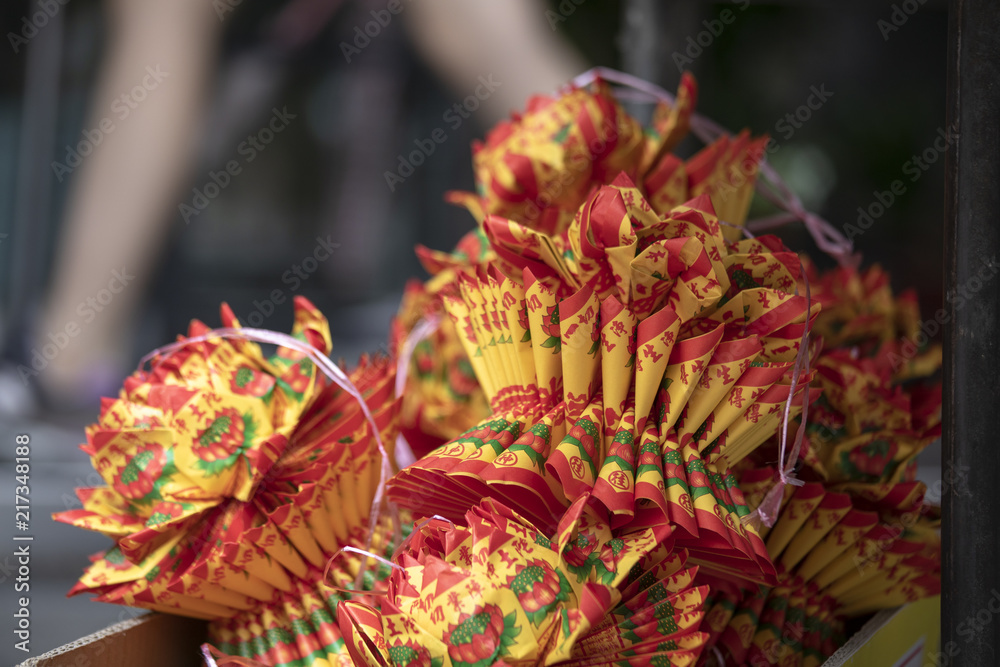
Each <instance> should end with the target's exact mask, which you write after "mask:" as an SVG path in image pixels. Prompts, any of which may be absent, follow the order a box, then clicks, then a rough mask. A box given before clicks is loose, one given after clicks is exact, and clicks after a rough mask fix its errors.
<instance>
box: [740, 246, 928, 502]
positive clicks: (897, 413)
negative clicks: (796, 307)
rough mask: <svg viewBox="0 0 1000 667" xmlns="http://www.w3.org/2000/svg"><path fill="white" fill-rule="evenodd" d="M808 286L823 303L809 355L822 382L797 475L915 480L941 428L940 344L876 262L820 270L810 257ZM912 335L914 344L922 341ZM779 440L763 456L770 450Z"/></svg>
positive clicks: (913, 299) (910, 298)
mask: <svg viewBox="0 0 1000 667" xmlns="http://www.w3.org/2000/svg"><path fill="white" fill-rule="evenodd" d="M806 273H807V275H808V276H809V281H810V285H811V287H812V295H813V296H814V297H815V298H816V300H817V301H818V302H820V303H821V304H822V305H823V309H822V310H821V311H820V314H819V316H818V317H817V318H816V327H815V333H816V335H817V337H818V338H822V341H823V348H822V352H821V354H820V355H819V357H818V359H817V360H816V361H815V363H814V364H813V365H814V367H815V369H816V382H815V385H816V386H817V387H819V388H820V389H821V390H822V394H821V396H820V398H819V399H818V400H817V401H816V402H815V403H814V404H813V405H812V406H811V407H810V412H809V420H808V424H807V426H806V437H805V441H804V443H803V449H802V460H803V462H804V463H805V464H806V466H805V468H804V469H803V470H802V471H801V473H800V474H801V476H802V477H803V479H817V480H827V481H830V482H848V481H853V482H873V483H874V482H886V483H889V482H896V481H912V480H913V479H915V474H916V457H917V455H919V454H920V452H921V451H923V449H924V448H926V447H927V445H929V444H930V443H932V442H934V441H935V440H936V439H937V438H939V437H940V436H941V382H940V380H939V379H934V377H933V376H934V375H935V374H936V373H937V372H938V371H939V370H940V368H941V347H940V345H936V344H929V343H928V339H927V336H926V335H925V334H924V333H922V330H921V318H920V311H919V307H918V304H917V296H916V294H915V293H914V292H912V291H907V292H903V293H902V294H900V295H898V296H894V295H893V292H892V289H891V287H890V286H889V276H888V274H887V273H885V271H883V270H882V269H881V268H880V267H878V266H873V267H870V268H868V269H866V270H864V271H858V270H857V269H854V268H849V267H848V268H839V269H835V270H831V271H827V272H824V273H822V274H820V273H817V272H816V271H815V270H814V269H813V268H812V266H811V264H807V271H806ZM918 343H920V345H919V346H918ZM775 445H776V443H774V442H772V443H769V445H768V446H765V447H762V448H761V450H760V451H759V455H758V456H757V460H758V461H760V462H763V461H767V460H771V461H773V460H774V456H773V455H774V452H775Z"/></svg>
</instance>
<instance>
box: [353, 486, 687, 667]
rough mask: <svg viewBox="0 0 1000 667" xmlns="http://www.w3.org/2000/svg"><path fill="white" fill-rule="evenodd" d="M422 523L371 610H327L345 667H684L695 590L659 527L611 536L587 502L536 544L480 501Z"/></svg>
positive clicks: (500, 509)
mask: <svg viewBox="0 0 1000 667" xmlns="http://www.w3.org/2000/svg"><path fill="white" fill-rule="evenodd" d="M463 523H465V524H466V525H465V526H457V525H455V524H452V523H450V522H448V521H446V520H442V519H431V520H430V521H428V522H425V523H423V524H421V525H420V526H419V527H418V528H417V529H416V530H415V531H414V533H413V536H412V537H411V539H410V540H408V541H407V543H406V544H404V548H403V549H402V550H401V551H400V553H399V554H397V555H396V557H395V558H394V559H393V561H394V564H395V567H394V568H393V573H392V574H391V575H390V579H389V589H388V593H387V594H386V596H385V598H384V599H383V600H382V601H381V609H380V610H376V609H374V608H372V607H370V606H367V605H365V604H363V603H359V602H354V601H351V602H345V603H342V604H341V605H340V607H339V608H338V616H339V619H340V623H341V629H342V632H343V633H344V636H345V637H347V638H348V639H347V641H348V646H349V649H350V652H351V657H352V658H353V659H354V664H355V665H367V666H370V667H376V666H382V665H390V664H394V665H437V666H439V667H469V666H475V667H485V666H486V665H494V664H496V665H580V666H583V665H603V664H616V665H660V664H663V665H667V664H669V665H677V666H685V665H694V664H696V662H697V660H698V657H699V654H700V652H701V646H702V643H703V642H704V638H705V635H704V634H703V633H701V632H700V631H699V629H698V628H699V625H700V623H701V620H702V611H701V609H702V605H703V603H704V593H705V590H704V589H702V588H695V587H692V586H691V581H692V578H693V577H694V574H695V572H696V568H690V567H687V566H686V562H685V554H684V552H683V551H677V550H675V549H674V548H673V545H672V539H671V538H670V529H669V528H667V527H666V526H660V527H658V528H655V529H646V530H641V531H635V532H632V533H628V534H625V535H622V536H620V537H616V536H615V535H614V534H613V533H612V530H611V527H610V525H608V524H607V523H605V522H604V521H602V520H601V519H600V518H598V517H597V516H596V515H595V514H594V513H593V511H592V510H590V509H589V508H588V506H587V499H586V497H581V498H580V499H579V500H577V501H576V502H574V503H573V505H571V506H570V507H569V508H568V509H567V510H566V512H565V514H563V515H562V516H561V517H560V520H559V522H558V526H557V528H556V530H555V532H554V533H549V534H546V533H545V532H543V531H541V530H540V529H539V528H538V527H537V526H535V525H533V524H532V523H531V522H530V521H528V520H527V519H525V518H524V517H522V516H520V515H519V514H518V513H516V512H515V511H513V510H512V509H510V508H508V507H506V506H504V505H502V504H500V503H498V502H496V501H493V500H484V501H482V502H481V503H479V504H477V505H476V506H474V507H473V508H471V509H470V510H469V511H468V512H467V514H466V516H465V517H464V520H463Z"/></svg>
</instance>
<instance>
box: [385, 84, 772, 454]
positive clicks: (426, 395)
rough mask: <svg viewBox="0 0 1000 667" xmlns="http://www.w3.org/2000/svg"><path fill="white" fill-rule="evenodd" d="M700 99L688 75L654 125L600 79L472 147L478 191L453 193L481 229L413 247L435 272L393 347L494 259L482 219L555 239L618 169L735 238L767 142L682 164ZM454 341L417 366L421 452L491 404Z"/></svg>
mask: <svg viewBox="0 0 1000 667" xmlns="http://www.w3.org/2000/svg"><path fill="white" fill-rule="evenodd" d="M696 98H697V86H696V84H695V81H694V78H693V77H692V76H691V75H690V74H685V75H684V76H683V77H682V79H681V82H680V86H679V89H678V93H677V97H676V99H675V101H674V103H673V104H669V103H667V102H660V103H658V104H657V106H656V108H655V111H654V114H653V120H652V123H651V124H650V126H649V127H646V128H643V127H642V125H641V124H640V123H639V121H638V120H637V119H635V118H633V117H631V116H630V115H629V114H628V113H626V112H625V110H624V109H623V108H622V107H621V105H620V104H619V102H618V100H617V99H616V98H615V96H614V94H613V93H612V92H611V89H610V87H609V86H608V85H607V83H605V82H604V81H602V80H600V79H599V78H598V79H597V80H596V81H595V82H594V83H593V85H590V86H579V87H572V88H570V89H569V90H567V91H566V92H565V93H564V94H562V95H559V96H557V97H547V96H536V97H533V98H532V99H531V100H530V101H529V102H528V105H527V109H526V110H525V111H524V113H523V114H515V115H514V117H513V119H512V120H511V121H509V122H507V121H505V122H501V123H499V124H498V125H497V126H496V127H495V128H494V129H493V130H492V131H491V132H490V133H489V134H488V135H487V138H486V141H485V143H476V144H474V146H473V166H474V175H475V177H476V194H474V193H469V192H451V193H448V195H447V198H448V199H449V200H450V201H452V202H453V203H456V204H460V205H462V206H465V207H466V208H468V209H469V211H470V212H471V213H472V215H473V217H474V218H475V221H476V224H477V228H476V229H475V230H473V231H471V232H469V233H468V234H467V235H466V236H465V237H464V238H463V239H462V241H461V242H460V243H459V244H458V246H456V248H455V250H454V251H453V252H450V253H448V252H440V251H435V250H431V249H428V248H425V247H422V246H421V247H418V248H417V255H418V256H419V257H420V260H421V263H422V264H423V266H424V268H425V269H426V270H427V271H428V273H430V274H431V275H432V276H433V277H432V278H431V279H430V280H429V281H427V283H426V285H425V286H424V287H423V289H420V288H417V287H416V286H411V287H408V289H407V293H406V295H405V296H404V300H403V304H402V306H401V307H400V313H399V316H398V318H397V320H396V322H395V323H394V325H393V326H394V331H393V340H394V341H395V344H396V345H397V346H399V345H401V344H402V341H403V340H405V338H406V336H407V335H408V334H409V333H410V332H411V331H412V329H413V327H414V326H416V324H417V323H418V322H419V321H420V320H421V318H423V317H426V316H429V315H434V314H436V313H437V312H438V309H439V304H440V298H441V297H442V296H443V294H444V293H447V292H449V291H450V285H451V284H452V283H453V281H454V279H455V272H456V270H458V271H461V270H464V269H468V268H469V267H471V266H476V265H478V264H481V263H483V262H487V261H490V260H494V259H496V253H495V251H494V249H493V248H492V247H491V246H490V244H489V241H488V240H487V239H486V238H485V236H484V233H483V228H482V226H483V223H484V221H485V219H486V217H487V216H491V215H492V216H500V217H502V218H504V219H508V220H512V221H514V222H517V223H519V224H521V225H524V226H525V227H527V228H529V229H534V230H537V231H539V232H543V233H546V234H553V235H557V234H559V233H561V232H563V231H565V230H566V228H568V227H569V225H570V223H571V222H572V220H573V218H574V216H576V214H577V212H578V210H579V209H580V207H581V206H582V205H583V204H584V202H585V201H586V200H587V198H588V196H589V195H590V194H591V193H592V192H593V190H594V189H595V188H598V187H600V186H602V185H608V184H610V183H611V182H612V181H613V180H614V179H616V178H618V176H619V175H620V174H624V175H626V176H627V177H628V178H629V179H630V180H631V182H632V183H633V184H634V187H635V188H636V189H638V191H639V192H640V193H641V195H642V196H643V197H644V198H645V199H646V201H647V202H648V204H649V206H651V207H652V209H653V210H654V211H655V212H657V213H660V214H665V213H667V212H668V211H670V210H671V209H672V208H673V207H675V206H677V205H680V204H683V203H684V202H687V201H688V200H690V199H692V198H694V197H696V196H698V195H703V194H704V195H710V196H711V197H712V202H713V205H714V207H715V211H716V213H717V214H718V217H719V218H720V219H721V220H724V221H725V222H726V223H728V224H730V225H733V226H732V227H724V228H723V229H722V236H723V237H725V238H726V239H728V240H735V239H737V238H739V237H740V232H739V230H738V229H737V226H739V225H742V224H743V222H744V221H745V219H746V212H747V209H748V208H749V206H750V199H751V198H752V196H753V188H754V182H755V180H756V176H757V165H758V162H759V161H760V159H761V157H762V156H763V149H764V145H765V143H766V139H767V138H766V137H762V138H756V139H751V138H750V137H749V136H748V135H747V133H743V134H740V135H739V136H737V137H730V136H728V135H724V136H720V137H719V138H718V139H717V140H715V141H713V142H712V143H711V144H710V145H708V146H706V147H705V148H704V149H703V150H701V151H699V152H698V153H697V154H696V155H694V156H693V157H691V158H689V159H687V160H684V159H681V158H680V157H678V156H676V155H674V154H673V153H672V152H671V151H672V150H673V149H674V148H675V147H676V146H677V144H679V143H680V141H681V140H682V139H683V138H684V137H685V136H686V135H687V133H688V127H689V121H690V117H691V114H692V112H693V110H694V105H695V101H696ZM459 347H460V346H459V343H458V338H457V336H456V335H455V333H454V332H453V330H452V326H451V324H450V323H449V322H443V323H442V324H441V328H440V329H439V330H438V331H436V332H434V334H433V335H432V336H430V337H428V338H427V340H426V341H425V342H423V343H421V353H418V354H415V355H414V359H413V361H412V362H411V363H410V373H409V376H408V378H407V380H406V392H405V394H404V407H403V414H402V418H401V430H402V431H403V432H404V434H405V435H406V437H407V439H408V440H409V441H410V444H411V445H412V446H413V448H414V451H415V452H422V451H424V449H425V446H426V443H430V442H433V441H434V439H436V438H444V439H445V440H449V439H451V438H453V437H455V436H457V435H458V434H459V433H461V432H464V431H466V430H468V429H469V428H471V427H472V426H474V425H475V424H476V423H478V422H479V421H481V417H484V416H485V414H480V413H482V412H483V411H484V409H485V402H484V401H483V400H482V394H481V393H480V392H479V391H478V387H473V386H472V385H471V384H470V382H469V381H470V378H469V375H468V373H467V368H468V360H467V359H465V358H464V355H463V354H462V353H460V352H458V348H459ZM396 349H398V347H397V348H396ZM424 352H426V353H424ZM419 364H423V367H422V368H421V367H420V366H419ZM456 429H457V430H456Z"/></svg>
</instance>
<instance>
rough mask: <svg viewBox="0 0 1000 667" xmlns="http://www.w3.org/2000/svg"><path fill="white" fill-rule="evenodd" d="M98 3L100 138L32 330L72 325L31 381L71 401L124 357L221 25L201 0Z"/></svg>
mask: <svg viewBox="0 0 1000 667" xmlns="http://www.w3.org/2000/svg"><path fill="white" fill-rule="evenodd" d="M107 5H108V7H107V9H108V20H109V22H110V34H111V41H110V43H109V45H108V49H107V53H106V54H105V56H104V63H103V65H102V70H101V72H100V76H99V80H98V82H97V86H96V89H95V94H94V97H93V99H92V101H91V107H90V113H89V117H88V119H87V121H86V123H85V125H84V127H85V129H87V130H89V131H91V132H92V133H93V131H94V130H98V131H99V132H100V133H101V139H100V142H99V145H98V146H97V147H96V148H94V149H93V151H92V152H91V153H90V154H89V155H88V156H86V157H85V158H84V159H83V163H82V164H81V165H80V166H79V169H78V170H77V171H76V172H75V173H74V174H73V175H72V178H73V179H74V182H73V184H72V188H71V194H70V197H69V201H68V203H67V209H66V215H65V220H64V226H63V228H62V233H61V238H60V243H59V247H58V250H57V252H58V254H57V257H56V263H55V265H54V275H53V278H52V282H51V288H50V293H49V299H48V302H47V304H46V308H45V310H44V312H43V316H42V318H41V321H40V328H39V329H38V330H37V332H36V333H37V337H38V339H39V340H40V341H41V342H43V343H47V342H49V341H48V334H49V333H50V332H61V331H64V330H65V327H66V325H67V323H70V322H76V323H77V324H78V325H79V333H78V334H77V335H76V336H75V337H74V338H73V339H72V340H71V341H70V342H69V344H68V345H67V347H66V348H65V349H63V350H62V351H61V352H60V353H59V355H58V356H57V357H56V358H54V359H53V361H52V363H50V364H49V367H48V368H46V369H45V370H44V371H43V372H42V373H41V374H40V375H39V376H38V378H37V380H38V381H39V382H40V383H41V384H42V387H43V388H44V389H45V391H46V392H47V393H48V395H49V396H50V397H53V398H55V399H56V400H59V401H68V402H71V403H79V402H80V401H82V400H93V397H94V394H96V393H98V392H105V391H108V390H112V391H113V390H114V389H115V388H116V387H117V386H118V383H119V381H120V379H121V374H122V373H123V372H124V371H127V370H128V369H127V366H128V364H131V363H132V362H133V360H131V359H128V358H127V357H128V355H129V353H130V343H131V339H132V330H133V328H134V324H135V319H136V315H137V311H138V307H139V306H140V305H141V303H142V301H143V297H144V295H145V291H146V287H147V284H148V282H149V278H150V274H151V272H152V270H153V269H154V268H155V267H156V265H157V260H158V255H159V254H160V250H161V247H162V246H163V244H164V242H165V239H166V236H167V227H168V225H169V224H170V222H171V221H172V220H174V219H176V217H177V214H176V211H177V201H175V199H176V197H177V196H178V194H179V188H180V187H181V186H182V185H183V179H184V175H185V169H186V168H187V167H188V166H189V163H190V162H191V161H192V158H193V157H194V154H195V150H194V149H195V147H196V145H197V134H198V129H199V122H198V120H199V116H200V113H201V111H202V106H203V98H204V93H205V86H206V82H207V79H208V77H209V75H210V73H211V72H212V70H213V67H214V57H215V51H216V47H217V41H218V39H217V37H218V34H219V30H220V27H221V26H220V24H221V20H220V17H219V16H218V15H217V13H216V11H215V9H214V8H213V3H212V2H208V1H206V0H169V1H167V2H164V1H163V0H110V1H109V2H108V3H107ZM108 128H113V129H111V130H110V131H108ZM116 290H117V292H116ZM109 295H110V299H109Z"/></svg>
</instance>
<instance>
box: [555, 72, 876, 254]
mask: <svg viewBox="0 0 1000 667" xmlns="http://www.w3.org/2000/svg"><path fill="white" fill-rule="evenodd" d="M597 79H603V80H605V81H610V82H612V83H616V84H618V85H621V86H627V87H629V88H632V89H633V90H635V91H637V92H638V93H640V96H642V95H645V96H646V98H647V99H648V100H651V101H663V102H666V103H668V104H673V103H674V96H673V95H671V94H670V93H669V92H667V91H666V90H664V89H663V88H661V87H659V86H657V85H656V84H653V83H650V82H649V81H645V80H643V79H640V78H639V77H636V76H632V75H631V74H626V73H625V72H619V71H618V70H614V69H610V68H607V67H595V68H593V69H590V70H587V71H586V72H584V73H583V74H581V75H580V76H578V77H576V78H575V79H573V81H572V82H571V85H572V86H573V87H576V88H584V87H586V86H589V85H590V84H592V83H593V82H594V81H596V80H597ZM630 97H632V98H633V99H634V98H635V97H636V96H635V95H631V96H630ZM691 131H692V132H693V133H694V135H695V136H696V137H698V138H699V139H701V140H702V141H703V142H705V143H706V144H710V143H712V142H713V141H715V140H716V139H718V138H719V137H720V136H722V135H723V134H732V133H730V132H727V131H726V129H725V128H723V127H722V126H721V125H719V124H718V123H716V122H715V121H713V120H711V119H709V118H707V117H705V116H702V115H701V114H699V113H697V112H695V113H692V114H691ZM759 166H760V173H761V175H762V176H763V178H760V179H757V183H756V189H757V191H758V192H759V193H760V194H761V196H763V197H764V198H765V199H767V200H768V201H770V202H771V203H772V204H774V205H775V206H777V207H778V208H780V209H783V210H784V211H785V213H779V214H777V215H773V216H769V217H767V218H761V219H759V220H751V221H749V222H747V224H746V226H747V228H748V229H750V230H752V231H755V232H760V231H763V230H766V229H771V228H774V227H778V226H780V225H786V224H788V223H790V222H794V221H795V220H801V221H802V222H803V223H804V224H805V226H806V230H808V232H809V234H810V235H811V236H812V238H813V240H814V241H815V242H816V245H817V246H818V247H819V249H820V250H822V251H823V252H825V253H826V254H828V255H830V256H831V257H833V258H834V259H835V260H837V263H838V264H839V265H840V266H845V267H846V266H852V267H856V266H857V265H858V263H859V262H860V258H859V257H858V256H857V255H855V254H854V244H853V243H851V241H850V239H848V238H847V237H846V236H844V235H843V234H842V233H841V232H840V230H839V229H837V228H836V227H834V226H833V225H831V224H830V223H829V222H827V221H826V220H824V219H823V218H821V217H820V216H818V215H816V214H815V213H812V212H810V211H807V210H806V208H805V206H804V205H803V203H802V200H801V199H800V198H799V196H798V195H796V194H795V193H794V192H792V190H791V188H789V187H788V185H787V184H786V183H785V181H784V180H783V179H782V178H781V176H780V175H779V174H778V172H777V171H775V170H774V168H773V167H772V166H771V165H770V164H769V163H768V162H767V158H766V157H764V158H762V159H761V161H760V165H759Z"/></svg>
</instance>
